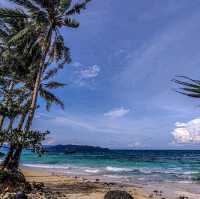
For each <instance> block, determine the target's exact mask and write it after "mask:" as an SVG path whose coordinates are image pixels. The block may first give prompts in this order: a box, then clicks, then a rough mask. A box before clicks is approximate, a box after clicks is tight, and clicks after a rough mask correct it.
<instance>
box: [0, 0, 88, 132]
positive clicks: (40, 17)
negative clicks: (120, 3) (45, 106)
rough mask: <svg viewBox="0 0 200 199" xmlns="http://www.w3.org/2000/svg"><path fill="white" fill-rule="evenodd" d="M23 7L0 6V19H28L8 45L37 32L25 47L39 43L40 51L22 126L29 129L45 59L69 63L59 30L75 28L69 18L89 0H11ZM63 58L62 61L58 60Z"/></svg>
mask: <svg viewBox="0 0 200 199" xmlns="http://www.w3.org/2000/svg"><path fill="white" fill-rule="evenodd" d="M10 1H12V2H15V3H16V4H18V5H20V6H22V7H23V8H24V9H26V10H28V12H22V11H19V10H17V11H13V10H10V9H0V18H3V19H4V18H7V17H11V18H12V17H16V18H24V19H28V21H29V25H28V26H26V27H25V28H24V29H23V30H21V31H20V32H19V33H18V34H16V35H15V36H13V38H12V39H11V40H10V41H9V43H10V44H15V45H16V44H17V43H18V42H21V41H23V40H24V37H30V33H32V32H34V33H35V34H36V35H37V40H36V41H34V42H33V43H31V42H32V40H31V42H28V43H26V46H28V50H29V52H30V53H31V51H32V50H33V49H34V48H35V46H37V45H38V46H39V47H40V48H41V51H42V56H41V58H40V59H39V60H37V62H38V66H39V67H38V71H37V77H36V80H35V84H34V90H33V93H32V102H31V106H30V111H29V115H28V119H27V123H26V127H25V129H26V130H27V131H28V130H29V129H30V127H31V124H32V120H33V117H34V113H35V108H36V104H37V97H38V92H39V87H40V82H41V80H42V76H43V72H44V67H45V62H46V61H47V60H50V61H53V60H54V61H55V62H60V63H59V66H60V68H62V67H63V65H64V64H65V63H69V62H70V59H69V54H70V53H69V49H68V48H67V47H65V45H64V39H63V37H62V35H61V33H60V29H61V28H62V27H70V28H77V27H78V26H79V23H78V22H77V21H76V20H75V19H72V18H71V17H72V16H74V15H75V14H79V13H80V11H81V10H82V9H85V6H86V4H87V3H88V2H89V1H90V0H85V1H83V2H81V3H76V4H73V2H72V1H71V0H41V1H38V0H32V1H30V0H10ZM61 60H62V61H61Z"/></svg>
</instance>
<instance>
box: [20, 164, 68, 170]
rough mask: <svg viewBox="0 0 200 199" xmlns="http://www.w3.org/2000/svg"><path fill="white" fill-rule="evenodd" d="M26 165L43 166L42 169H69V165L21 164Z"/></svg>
mask: <svg viewBox="0 0 200 199" xmlns="http://www.w3.org/2000/svg"><path fill="white" fill-rule="evenodd" d="M23 166H26V167H32V168H44V169H70V167H69V166H64V165H49V164H23Z"/></svg>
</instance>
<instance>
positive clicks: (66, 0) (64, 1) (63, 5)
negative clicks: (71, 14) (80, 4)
mask: <svg viewBox="0 0 200 199" xmlns="http://www.w3.org/2000/svg"><path fill="white" fill-rule="evenodd" d="M71 2H72V0H60V4H59V10H60V12H61V13H64V12H65V11H66V10H67V9H69V7H70V5H71Z"/></svg>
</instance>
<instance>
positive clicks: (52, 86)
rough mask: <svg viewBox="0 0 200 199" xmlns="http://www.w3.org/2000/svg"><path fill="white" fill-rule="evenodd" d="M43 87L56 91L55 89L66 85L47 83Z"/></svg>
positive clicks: (53, 82)
mask: <svg viewBox="0 0 200 199" xmlns="http://www.w3.org/2000/svg"><path fill="white" fill-rule="evenodd" d="M44 86H45V87H46V88H49V89H56V88H63V87H64V86H66V84H63V83H60V82H56V81H50V82H48V83H45V84H44Z"/></svg>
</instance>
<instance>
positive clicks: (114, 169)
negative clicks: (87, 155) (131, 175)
mask: <svg viewBox="0 0 200 199" xmlns="http://www.w3.org/2000/svg"><path fill="white" fill-rule="evenodd" d="M106 170H107V171H113V172H123V171H124V172H130V171H132V169H129V168H120V167H111V166H108V167H106Z"/></svg>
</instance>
